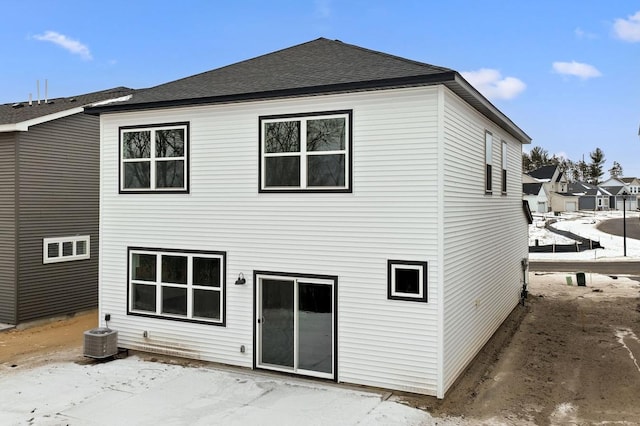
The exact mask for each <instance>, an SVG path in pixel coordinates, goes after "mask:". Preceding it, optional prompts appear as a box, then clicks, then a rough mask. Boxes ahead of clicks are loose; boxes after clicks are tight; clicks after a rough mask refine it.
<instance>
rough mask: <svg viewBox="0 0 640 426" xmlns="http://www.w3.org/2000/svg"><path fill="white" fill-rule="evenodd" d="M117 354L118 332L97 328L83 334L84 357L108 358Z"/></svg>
mask: <svg viewBox="0 0 640 426" xmlns="http://www.w3.org/2000/svg"><path fill="white" fill-rule="evenodd" d="M117 353H118V332H117V331H116V330H111V329H110V328H105V327H99V328H94V329H93V330H87V331H85V332H84V356H86V357H89V358H98V359H101V358H109V357H112V356H114V355H116V354H117Z"/></svg>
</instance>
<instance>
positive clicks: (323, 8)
mask: <svg viewBox="0 0 640 426" xmlns="http://www.w3.org/2000/svg"><path fill="white" fill-rule="evenodd" d="M314 4H315V7H316V9H315V13H316V16H318V17H319V18H328V17H329V16H331V2H330V1H329V0H315V2H314Z"/></svg>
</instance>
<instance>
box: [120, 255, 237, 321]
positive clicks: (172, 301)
mask: <svg viewBox="0 0 640 426" xmlns="http://www.w3.org/2000/svg"><path fill="white" fill-rule="evenodd" d="M225 263H226V254H225V253H224V252H201V251H190V250H184V251H177V250H163V249H146V248H129V274H128V276H129V278H128V283H129V313H130V314H137V315H149V316H159V317H163V318H168V319H177V320H187V321H195V322H207V323H215V324H219V325H224V318H225V315H224V314H225V313H224V307H225V275H226V273H225Z"/></svg>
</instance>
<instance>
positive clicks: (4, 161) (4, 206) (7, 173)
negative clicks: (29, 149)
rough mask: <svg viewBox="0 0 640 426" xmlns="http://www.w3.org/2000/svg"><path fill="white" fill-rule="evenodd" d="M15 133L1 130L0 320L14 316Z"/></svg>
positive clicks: (9, 320) (7, 320)
mask: <svg viewBox="0 0 640 426" xmlns="http://www.w3.org/2000/svg"><path fill="white" fill-rule="evenodd" d="M15 147H16V145H15V133H0V152H2V155H0V322H3V323H9V324H15V322H16V321H15V319H16V311H15V307H16V270H15V263H16V253H15V247H16V245H15V244H16V202H15V201H16V191H15V189H16V175H15V171H16V151H15Z"/></svg>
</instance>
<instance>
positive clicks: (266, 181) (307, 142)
mask: <svg viewBox="0 0 640 426" xmlns="http://www.w3.org/2000/svg"><path fill="white" fill-rule="evenodd" d="M350 116H351V113H350V112H346V113H345V112H342V111H341V112H334V113H330V112H328V113H327V114H326V115H320V114H318V115H314V116H308V117H302V118H300V119H299V120H298V119H295V120H294V119H292V120H282V119H273V121H271V120H268V119H262V118H261V123H262V124H261V126H263V127H262V130H263V132H262V133H263V137H262V142H261V143H262V150H261V152H262V154H261V155H262V160H261V164H262V166H263V171H262V175H261V177H260V179H261V183H260V187H261V188H263V189H268V190H278V189H279V188H281V189H282V190H297V189H299V190H305V189H314V190H322V189H324V188H326V189H327V190H329V191H335V190H345V189H349V174H348V173H349V172H348V171H349V162H350V158H349V155H348V154H349V152H348V147H349V146H350V144H351V141H350V140H349V136H348V135H349V134H350V133H349V126H348V124H347V123H348V121H349V120H350ZM276 120H277V121H276ZM349 122H350V121H349Z"/></svg>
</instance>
